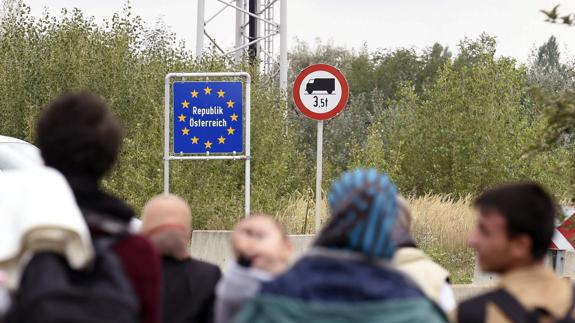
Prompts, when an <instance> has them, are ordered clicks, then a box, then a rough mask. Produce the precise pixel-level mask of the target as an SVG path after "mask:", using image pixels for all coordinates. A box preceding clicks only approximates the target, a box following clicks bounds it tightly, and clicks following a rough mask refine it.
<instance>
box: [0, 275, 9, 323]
mask: <svg viewBox="0 0 575 323" xmlns="http://www.w3.org/2000/svg"><path fill="white" fill-rule="evenodd" d="M9 308H10V293H9V292H8V286H6V275H5V274H4V272H2V271H0V322H2V318H3V317H4V315H6V313H7V312H8V309H9Z"/></svg>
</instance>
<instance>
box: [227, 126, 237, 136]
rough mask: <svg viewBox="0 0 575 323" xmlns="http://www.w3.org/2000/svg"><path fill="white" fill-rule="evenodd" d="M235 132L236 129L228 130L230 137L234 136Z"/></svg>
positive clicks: (230, 128)
mask: <svg viewBox="0 0 575 323" xmlns="http://www.w3.org/2000/svg"><path fill="white" fill-rule="evenodd" d="M234 131H236V129H234V128H232V127H229V128H228V135H233V134H234Z"/></svg>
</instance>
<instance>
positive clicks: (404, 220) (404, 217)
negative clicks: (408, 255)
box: [393, 195, 415, 248]
mask: <svg viewBox="0 0 575 323" xmlns="http://www.w3.org/2000/svg"><path fill="white" fill-rule="evenodd" d="M397 211H398V213H397V221H396V222H395V226H394V228H393V240H394V241H395V244H396V246H397V248H402V247H415V240H414V239H413V236H412V235H411V209H410V208H409V203H408V202H407V200H406V199H404V198H403V197H402V196H401V195H398V196H397Z"/></svg>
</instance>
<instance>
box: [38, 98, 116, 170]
mask: <svg viewBox="0 0 575 323" xmlns="http://www.w3.org/2000/svg"><path fill="white" fill-rule="evenodd" d="M37 136H38V146H39V148H40V150H41V153H42V157H43V158H44V162H45V163H46V165H47V166H50V167H54V168H56V169H58V170H59V171H60V172H62V173H63V174H64V175H66V176H82V177H89V178H92V179H95V180H99V179H100V178H102V177H103V176H104V175H105V174H106V172H107V171H108V170H110V168H112V165H113V164H114V162H115V160H116V157H117V155H118V151H119V149H120V145H121V141H122V131H121V128H120V124H119V122H118V120H117V119H116V118H115V117H114V115H113V114H112V113H111V112H110V111H109V110H108V107H107V106H106V104H105V103H104V101H103V100H102V99H101V98H100V97H99V96H97V95H95V94H92V93H89V92H78V93H68V94H64V95H61V96H59V97H58V98H56V99H55V100H54V101H52V102H51V103H50V104H48V106H46V107H45V108H44V109H43V111H42V113H41V114H40V118H39V120H38V128H37Z"/></svg>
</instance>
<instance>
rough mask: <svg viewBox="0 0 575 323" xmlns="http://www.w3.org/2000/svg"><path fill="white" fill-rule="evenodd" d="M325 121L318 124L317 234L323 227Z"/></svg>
mask: <svg viewBox="0 0 575 323" xmlns="http://www.w3.org/2000/svg"><path fill="white" fill-rule="evenodd" d="M322 155H323V120H320V121H318V122H317V156H316V172H315V232H319V228H320V226H321V180H322V171H323V169H322V168H323V163H322V160H323V156H322Z"/></svg>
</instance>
